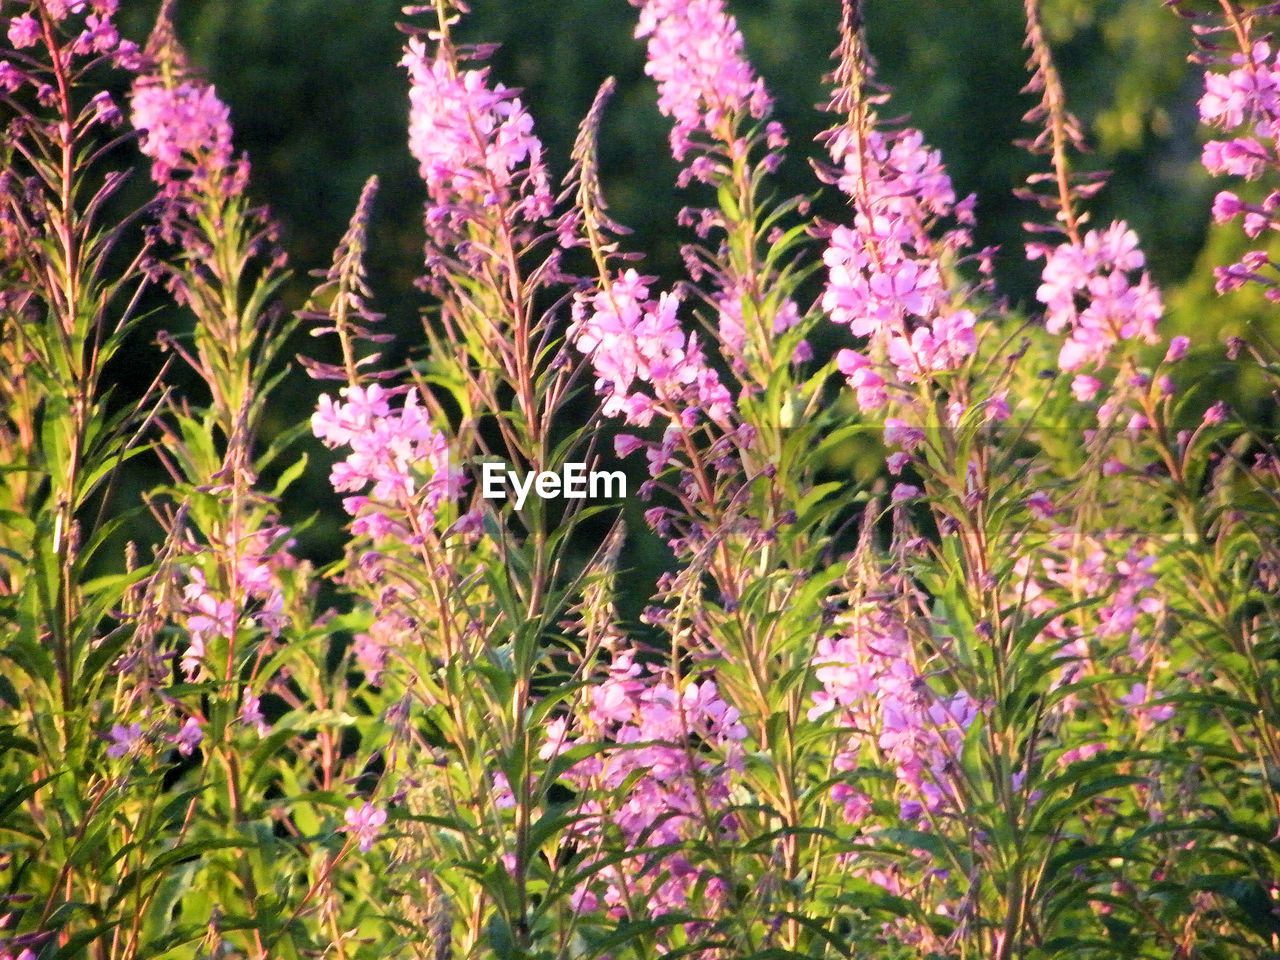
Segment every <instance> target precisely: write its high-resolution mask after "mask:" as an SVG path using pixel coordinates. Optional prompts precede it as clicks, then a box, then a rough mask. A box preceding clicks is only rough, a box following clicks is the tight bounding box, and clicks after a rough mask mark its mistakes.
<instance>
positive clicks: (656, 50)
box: [632, 0, 781, 183]
mask: <svg viewBox="0 0 1280 960" xmlns="http://www.w3.org/2000/svg"><path fill="white" fill-rule="evenodd" d="M632 3H633V4H634V5H635V6H638V7H640V23H639V25H638V26H637V27H636V36H637V37H642V38H643V37H647V38H648V63H647V64H646V65H645V73H647V74H648V75H649V76H651V77H653V79H654V80H655V81H656V82H657V84H658V109H659V110H660V111H662V114H663V116H666V117H670V118H671V119H672V120H673V121H674V124H673V126H672V128H671V133H670V138H671V153H672V155H673V156H674V157H675V159H676V160H684V158H685V156H686V155H687V154H688V153H689V152H690V151H691V150H694V149H696V148H698V146H699V143H698V141H699V140H700V139H701V138H707V139H709V140H711V141H715V142H719V143H724V144H727V145H729V148H730V152H731V153H733V152H734V151H736V152H737V153H738V154H739V155H745V153H746V149H747V141H746V140H743V139H739V138H738V134H737V125H738V121H739V119H740V118H741V117H743V116H746V115H750V116H752V117H754V118H756V119H757V120H759V119H763V118H764V117H765V116H766V115H767V114H768V113H769V111H770V109H771V107H772V103H771V101H770V99H769V94H768V92H767V91H766V90H765V86H764V82H763V81H762V80H760V79H759V78H758V77H756V76H755V74H754V72H753V71H752V69H751V65H750V64H749V63H748V62H747V60H746V57H745V56H744V54H743V40H742V34H741V33H740V32H739V30H738V25H737V23H736V22H735V21H734V18H733V17H731V16H729V15H728V14H727V13H726V12H725V9H724V3H723V2H722V0H632ZM770 137H771V139H772V141H773V142H772V143H771V146H780V145H781V128H780V127H776V125H773V129H771V131H770ZM765 162H766V164H768V165H772V164H773V163H776V159H772V160H766V161H765ZM712 167H713V164H712V162H711V161H709V160H708V159H707V158H705V157H702V158H699V160H698V161H695V162H694V164H693V165H691V166H690V167H689V168H688V169H687V170H686V171H685V172H684V173H683V174H682V177H683V180H682V183H684V182H688V181H689V180H700V181H703V182H704V183H709V182H711V176H710V173H711V170H712Z"/></svg>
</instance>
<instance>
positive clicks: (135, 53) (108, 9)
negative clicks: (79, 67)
mask: <svg viewBox="0 0 1280 960" xmlns="http://www.w3.org/2000/svg"><path fill="white" fill-rule="evenodd" d="M18 6H19V7H24V6H25V7H27V11H26V12H25V13H20V14H18V15H17V16H14V17H10V18H8V20H7V26H6V27H5V32H6V35H7V38H8V40H9V46H10V47H12V48H13V49H14V50H26V49H29V48H31V47H34V46H36V45H38V44H41V43H43V41H44V27H43V26H42V21H43V20H47V22H48V23H49V24H50V25H51V26H53V27H54V28H55V31H57V30H66V29H67V28H68V26H69V24H68V21H69V19H70V18H71V17H73V16H74V17H80V16H83V17H84V21H83V23H81V24H79V25H78V26H74V27H70V29H71V32H73V33H74V37H73V38H72V39H71V41H70V43H69V44H67V46H66V47H65V48H64V49H65V55H66V56H67V57H68V58H70V57H86V58H92V57H101V56H105V57H107V58H109V59H110V61H111V63H112V64H113V65H115V66H117V67H120V68H122V69H124V70H127V71H130V72H133V71H136V70H138V69H140V68H141V67H142V55H141V51H140V50H139V49H138V45H137V44H136V43H134V42H133V41H132V40H125V39H123V38H121V36H120V34H119V32H118V31H117V29H116V26H115V23H114V22H113V17H115V15H116V11H117V10H118V9H119V6H120V4H119V0H92V2H76V3H72V2H67V0H44V2H43V3H41V4H39V5H36V4H33V3H25V4H24V3H19V4H18ZM4 22H5V21H2V20H0V23H4ZM68 62H69V59H68ZM27 84H30V85H31V86H33V87H34V88H35V89H36V93H37V96H38V97H39V98H40V99H41V100H42V101H46V100H47V99H48V98H49V97H51V96H52V95H53V88H52V86H50V85H49V83H47V82H46V78H45V77H43V76H40V75H39V72H38V70H33V69H32V66H31V63H30V61H24V60H21V59H19V60H18V62H14V61H11V60H0V94H4V93H13V92H15V91H17V90H18V89H20V88H21V87H23V86H24V85H27ZM82 121H87V122H88V123H105V124H109V125H114V124H116V123H118V122H119V121H120V111H119V110H118V109H117V107H116V106H115V103H114V101H113V100H112V98H111V95H110V93H108V92H107V91H105V90H103V91H100V92H98V93H97V94H95V95H94V96H93V98H92V99H91V100H90V103H89V105H88V107H87V108H86V112H85V113H84V114H82Z"/></svg>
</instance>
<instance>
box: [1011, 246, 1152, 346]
mask: <svg viewBox="0 0 1280 960" xmlns="http://www.w3.org/2000/svg"><path fill="white" fill-rule="evenodd" d="M1027 255H1028V256H1029V257H1032V258H1035V257H1040V256H1043V257H1045V258H1046V261H1045V266H1044V270H1043V272H1042V273H1041V279H1042V281H1043V282H1042V283H1041V285H1040V288H1039V289H1038V290H1037V291H1036V299H1038V300H1039V301H1040V302H1041V303H1043V304H1045V307H1046V309H1045V328H1046V329H1047V330H1048V331H1049V332H1050V333H1063V332H1066V333H1067V339H1066V341H1065V342H1064V343H1063V345H1062V349H1061V350H1060V352H1059V355H1058V364H1059V366H1061V367H1062V369H1063V370H1078V369H1079V368H1080V367H1082V366H1084V365H1085V364H1087V363H1094V364H1098V363H1101V362H1102V361H1103V360H1104V359H1105V357H1106V355H1107V353H1108V352H1109V351H1110V349H1111V347H1112V345H1113V344H1115V343H1117V342H1119V341H1121V340H1129V339H1133V338H1134V337H1142V338H1143V339H1144V340H1146V341H1147V342H1148V343H1153V342H1154V341H1155V325H1156V323H1157V321H1159V319H1160V317H1161V315H1162V313H1163V311H1164V306H1163V303H1162V301H1161V298H1160V294H1159V291H1157V290H1156V289H1155V288H1154V287H1153V286H1152V285H1151V281H1150V278H1149V277H1148V276H1147V274H1146V273H1142V274H1141V276H1139V277H1138V279H1137V280H1136V281H1134V280H1133V278H1132V277H1131V276H1130V274H1131V273H1132V272H1134V271H1136V270H1140V269H1141V268H1142V267H1143V264H1144V259H1143V255H1142V251H1141V250H1140V249H1139V248H1138V238H1137V235H1136V234H1135V233H1134V232H1133V231H1132V230H1130V229H1129V228H1128V226H1127V225H1126V224H1124V223H1123V222H1120V221H1117V222H1115V223H1113V224H1111V226H1110V227H1108V228H1107V229H1106V230H1105V231H1098V230H1090V231H1089V232H1088V233H1087V234H1086V235H1085V236H1084V238H1083V240H1082V241H1081V242H1080V243H1079V244H1075V243H1071V242H1067V243H1063V244H1061V245H1060V246H1058V247H1056V248H1054V249H1052V250H1049V249H1048V248H1046V247H1045V246H1044V245H1042V244H1029V245H1028V247H1027Z"/></svg>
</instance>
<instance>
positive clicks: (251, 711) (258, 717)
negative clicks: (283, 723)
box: [240, 687, 271, 737]
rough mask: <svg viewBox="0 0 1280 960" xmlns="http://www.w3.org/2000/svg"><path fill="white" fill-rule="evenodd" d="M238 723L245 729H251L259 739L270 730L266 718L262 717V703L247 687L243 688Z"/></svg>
mask: <svg viewBox="0 0 1280 960" xmlns="http://www.w3.org/2000/svg"><path fill="white" fill-rule="evenodd" d="M240 722H241V723H243V724H244V725H245V726H246V727H253V729H254V730H256V731H257V732H258V736H260V737H265V736H266V735H267V733H268V732H269V731H270V730H271V727H270V726H268V725H267V718H266V717H264V716H263V715H262V701H261V700H260V699H259V698H258V697H255V696H254V695H253V692H252V691H251V690H250V689H249V688H248V687H245V688H244V697H243V702H242V703H241V704H240Z"/></svg>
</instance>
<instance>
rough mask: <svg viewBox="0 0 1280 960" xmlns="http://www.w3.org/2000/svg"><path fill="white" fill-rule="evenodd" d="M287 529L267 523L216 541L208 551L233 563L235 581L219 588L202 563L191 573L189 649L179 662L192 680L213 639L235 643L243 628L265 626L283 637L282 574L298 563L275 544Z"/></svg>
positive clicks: (186, 609) (186, 618)
mask: <svg viewBox="0 0 1280 960" xmlns="http://www.w3.org/2000/svg"><path fill="white" fill-rule="evenodd" d="M283 533H284V530H283V528H281V527H266V528H263V529H261V530H257V531H255V532H254V533H252V534H250V535H249V536H246V537H244V538H242V539H241V540H240V541H239V542H238V543H234V544H213V545H212V546H211V548H210V549H209V550H208V551H206V552H210V553H214V554H216V555H217V556H221V557H226V558H229V559H230V560H231V561H232V567H233V571H234V572H233V573H231V574H230V575H229V576H230V578H231V579H232V580H233V582H232V583H227V584H223V585H221V586H216V587H215V586H213V585H211V584H210V583H209V582H208V579H207V578H206V575H205V572H204V570H203V569H202V568H201V567H198V566H193V567H192V568H191V569H190V571H189V572H188V574H187V585H186V587H185V588H184V589H183V592H182V597H183V618H182V619H183V625H184V626H185V627H186V630H187V649H186V652H185V653H184V654H183V655H182V659H181V661H180V664H179V665H180V666H181V667H182V671H183V673H184V675H185V676H186V678H187V680H188V681H196V680H199V679H200V678H201V677H202V676H203V675H204V665H205V657H206V654H207V652H208V649H209V644H210V642H211V641H217V640H224V641H227V642H230V641H233V640H234V639H235V635H236V630H237V628H238V627H240V626H247V627H251V628H255V629H259V630H262V631H264V632H265V633H266V634H267V635H269V636H272V637H278V636H279V635H280V631H281V630H282V629H284V626H285V622H286V621H285V614H284V589H283V584H282V582H281V579H280V572H281V571H282V570H285V569H288V568H291V567H293V566H294V565H295V561H294V558H293V557H292V556H291V555H290V553H289V552H288V550H287V549H284V548H283V547H279V546H273V545H276V544H278V543H279V542H280V539H281V535H282V534H283Z"/></svg>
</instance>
